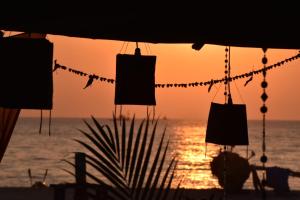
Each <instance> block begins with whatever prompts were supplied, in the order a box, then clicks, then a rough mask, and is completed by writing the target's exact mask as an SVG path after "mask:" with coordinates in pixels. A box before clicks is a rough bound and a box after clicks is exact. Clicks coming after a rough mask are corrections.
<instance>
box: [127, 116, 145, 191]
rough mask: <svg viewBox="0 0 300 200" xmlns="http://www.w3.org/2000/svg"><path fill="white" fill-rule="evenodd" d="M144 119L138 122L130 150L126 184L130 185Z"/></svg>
mask: <svg viewBox="0 0 300 200" xmlns="http://www.w3.org/2000/svg"><path fill="white" fill-rule="evenodd" d="M144 123H145V120H143V121H142V122H141V124H140V127H139V130H138V132H137V136H136V139H135V144H134V149H133V152H132V156H131V161H130V171H129V177H128V179H129V180H128V185H131V181H132V178H133V175H134V174H133V173H134V169H135V165H136V158H137V154H138V148H139V144H140V138H141V133H142V130H143V126H144Z"/></svg>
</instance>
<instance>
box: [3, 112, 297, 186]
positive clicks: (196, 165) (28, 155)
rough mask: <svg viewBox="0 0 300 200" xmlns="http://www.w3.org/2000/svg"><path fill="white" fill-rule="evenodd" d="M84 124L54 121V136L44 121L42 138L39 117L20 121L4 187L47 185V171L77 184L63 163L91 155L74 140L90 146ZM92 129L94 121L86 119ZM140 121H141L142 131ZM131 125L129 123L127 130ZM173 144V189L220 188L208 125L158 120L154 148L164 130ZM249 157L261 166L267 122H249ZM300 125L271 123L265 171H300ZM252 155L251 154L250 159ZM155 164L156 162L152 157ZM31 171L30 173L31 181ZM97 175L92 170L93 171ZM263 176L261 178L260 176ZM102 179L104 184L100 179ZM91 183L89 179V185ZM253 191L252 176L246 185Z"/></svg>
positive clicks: (52, 179)
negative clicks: (76, 156)
mask: <svg viewBox="0 0 300 200" xmlns="http://www.w3.org/2000/svg"><path fill="white" fill-rule="evenodd" d="M83 120H84V119H79V118H54V119H52V123H51V127H50V128H51V135H50V136H49V126H48V121H47V120H46V119H44V120H43V124H42V132H41V134H39V126H40V120H39V118H20V119H19V120H18V122H17V124H16V127H15V130H14V133H13V135H12V137H11V141H10V143H9V145H8V148H7V151H6V153H5V155H4V158H3V160H2V162H1V163H0V186H1V187H6V186H13V187H19V186H22V187H24V186H25V187H26V186H31V184H32V183H34V182H36V181H42V179H43V176H44V174H45V171H46V170H48V172H47V177H46V183H48V184H58V183H72V182H74V181H75V180H74V177H73V176H72V175H70V174H68V173H67V172H66V171H65V170H69V171H71V172H73V171H74V169H73V168H72V167H71V166H70V165H69V164H67V163H66V162H65V161H64V160H67V161H70V162H72V163H74V153H75V152H87V151H86V150H85V149H84V148H83V147H82V146H81V145H80V144H78V143H77V142H76V141H75V139H79V140H83V141H87V140H86V138H85V137H84V136H83V135H82V134H81V133H80V131H79V130H84V131H88V128H87V126H86V125H85V124H84V121H83ZM85 120H87V121H88V122H89V123H91V124H92V121H91V119H85ZM98 120H99V122H100V123H101V124H108V125H109V126H112V120H111V119H98ZM139 123H141V120H136V127H138V125H139ZM129 124H130V121H128V122H127V127H128V126H129ZM165 128H166V139H165V142H167V140H169V142H170V144H169V149H168V156H167V158H168V159H167V161H166V162H167V163H168V162H170V160H171V159H172V158H173V157H174V156H176V159H177V160H178V165H177V170H176V176H175V179H174V186H173V187H176V184H177V183H178V182H179V181H180V180H181V181H182V182H181V187H185V188H197V189H204V188H220V186H219V184H218V180H217V178H216V177H214V176H213V175H212V173H211V170H210V165H209V164H210V162H211V161H212V158H213V156H216V155H217V154H218V152H219V151H220V148H222V147H221V146H219V145H214V144H206V143H205V131H206V120H175V119H162V120H160V121H159V124H158V129H157V135H156V140H155V146H154V148H157V146H158V144H159V141H160V138H161V136H162V133H163V131H164V129H165ZM248 131H249V143H250V144H249V146H248V152H251V151H254V152H255V156H254V157H252V158H251V159H250V160H249V162H250V164H255V165H261V163H260V157H261V154H262V150H261V149H262V122H261V121H251V120H250V121H248ZM299 147H300V121H267V124H266V154H267V156H268V162H267V163H266V166H269V167H271V166H278V167H283V168H288V169H290V170H293V171H297V172H300V150H299ZM233 151H234V152H237V153H239V154H240V156H242V157H246V156H247V147H246V146H236V147H235V148H234V149H233ZM248 155H250V153H249V154H248ZM152 159H153V158H152ZM28 169H30V170H31V174H32V180H31V182H30V179H29V175H28ZM88 170H91V172H92V173H94V174H97V172H96V171H93V169H90V168H88ZM259 175H261V174H259ZM97 176H98V177H99V178H100V179H103V180H105V179H104V178H103V177H101V175H100V174H97ZM89 181H90V180H89ZM289 185H290V188H291V189H292V190H300V178H298V177H292V176H290V177H289ZM244 188H248V189H251V188H253V185H252V178H251V175H250V177H249V179H248V180H247V182H246V183H245V185H244Z"/></svg>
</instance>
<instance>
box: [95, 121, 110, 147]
mask: <svg viewBox="0 0 300 200" xmlns="http://www.w3.org/2000/svg"><path fill="white" fill-rule="evenodd" d="M92 119H93V121H94V124H95V126H96V127H97V129H98V131H99V132H100V133H101V135H102V136H103V139H104V141H105V142H106V144H108V145H109V146H110V148H111V149H112V150H113V147H112V146H113V141H111V140H110V138H109V137H108V135H107V133H106V132H105V131H104V129H103V127H102V126H101V125H100V124H99V122H98V121H97V120H96V119H95V118H94V117H93V116H92Z"/></svg>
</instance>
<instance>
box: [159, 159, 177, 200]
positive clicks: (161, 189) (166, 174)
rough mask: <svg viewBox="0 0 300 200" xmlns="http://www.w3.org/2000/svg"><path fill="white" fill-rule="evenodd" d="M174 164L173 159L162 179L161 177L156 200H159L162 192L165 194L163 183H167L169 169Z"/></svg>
mask: <svg viewBox="0 0 300 200" xmlns="http://www.w3.org/2000/svg"><path fill="white" fill-rule="evenodd" d="M174 162H175V158H173V159H172V161H171V163H170V165H169V167H168V169H167V171H166V172H165V175H164V177H163V179H162V182H161V185H160V187H159V190H158V193H157V196H156V199H160V196H161V195H163V192H164V191H165V192H166V190H164V187H165V183H166V181H167V178H168V175H169V172H170V170H171V168H172V166H173V163H174Z"/></svg>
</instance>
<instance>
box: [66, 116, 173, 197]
mask: <svg viewBox="0 0 300 200" xmlns="http://www.w3.org/2000/svg"><path fill="white" fill-rule="evenodd" d="M92 121H93V123H94V125H95V126H96V128H93V127H92V126H91V125H90V124H89V123H88V122H87V121H84V123H85V124H86V125H87V127H88V130H89V132H87V131H83V130H79V131H80V132H81V133H82V134H83V135H84V136H85V137H86V138H87V139H88V142H90V143H91V144H89V143H88V142H84V141H81V140H78V139H75V141H76V142H78V143H79V144H80V145H82V146H83V147H84V148H85V149H86V150H88V151H89V152H90V154H88V155H86V158H87V159H86V162H87V164H88V165H89V166H90V167H91V168H92V169H94V170H96V171H97V172H99V173H100V174H101V175H102V176H104V177H105V178H106V180H107V181H108V182H109V183H104V182H105V181H104V180H101V179H100V178H99V177H97V176H96V175H95V174H92V173H91V172H86V173H87V174H86V175H87V176H88V177H89V178H90V179H91V180H93V181H95V182H97V183H99V184H103V185H104V184H105V185H106V186H108V185H112V186H111V187H109V186H108V188H111V189H110V192H111V195H110V199H121V200H139V199H143V200H144V199H147V200H151V199H153V197H154V195H155V194H156V195H155V196H156V198H155V199H159V198H163V199H164V198H167V197H168V195H169V190H170V188H171V185H172V181H173V179H174V176H175V168H176V161H175V158H173V159H172V160H171V162H170V163H169V165H168V166H167V170H166V171H165V172H163V169H164V165H165V161H166V154H167V150H168V146H169V141H167V143H166V145H165V146H164V138H165V133H166V129H164V131H163V133H162V136H161V138H160V140H159V141H160V143H159V145H158V149H157V151H156V152H153V146H154V141H156V132H157V125H158V120H156V122H155V124H154V126H153V128H152V131H151V134H150V133H149V132H150V131H149V129H150V123H149V121H150V120H149V117H148V118H147V119H146V120H142V121H141V123H140V124H139V126H138V127H137V129H135V116H133V118H132V119H131V124H130V128H129V129H127V126H126V120H125V119H122V123H121V124H120V125H119V123H118V122H117V118H116V116H115V115H113V128H112V129H111V128H110V127H109V126H108V125H104V126H102V125H101V124H100V123H99V122H98V121H97V119H96V118H94V117H93V116H92ZM152 157H153V158H154V159H153V161H151V159H150V158H152ZM150 161H151V162H150ZM69 164H70V163H69ZM72 166H73V167H75V166H74V164H73V165H72ZM149 170H150V171H149ZM163 173H164V174H163Z"/></svg>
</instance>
